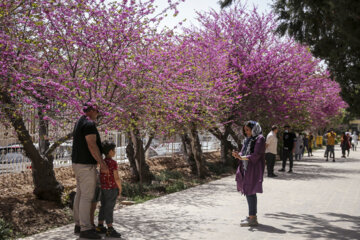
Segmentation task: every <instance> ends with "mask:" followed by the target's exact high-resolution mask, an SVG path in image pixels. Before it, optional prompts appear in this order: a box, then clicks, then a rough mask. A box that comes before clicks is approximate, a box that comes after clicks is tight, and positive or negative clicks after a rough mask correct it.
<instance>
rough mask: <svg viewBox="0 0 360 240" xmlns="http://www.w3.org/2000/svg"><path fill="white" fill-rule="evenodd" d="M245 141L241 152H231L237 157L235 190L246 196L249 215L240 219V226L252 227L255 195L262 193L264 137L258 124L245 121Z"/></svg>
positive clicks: (254, 218) (254, 223)
mask: <svg viewBox="0 0 360 240" xmlns="http://www.w3.org/2000/svg"><path fill="white" fill-rule="evenodd" d="M243 133H244V136H245V141H244V144H243V147H242V149H241V152H235V151H234V152H233V156H234V157H235V158H237V159H239V166H238V168H237V171H236V182H237V190H238V191H239V192H241V193H242V194H244V195H245V196H246V199H247V202H248V207H249V216H248V217H246V218H245V219H244V220H242V221H241V223H240V226H241V227H253V226H257V225H258V221H257V216H256V214H257V196H256V193H262V192H263V189H262V182H263V179H264V170H265V138H264V136H263V135H262V130H261V127H260V124H259V123H257V122H255V121H247V122H246V123H245V125H244V126H243Z"/></svg>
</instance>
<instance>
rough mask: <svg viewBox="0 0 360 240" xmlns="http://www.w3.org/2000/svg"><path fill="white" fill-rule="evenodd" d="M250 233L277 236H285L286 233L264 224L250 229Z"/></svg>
mask: <svg viewBox="0 0 360 240" xmlns="http://www.w3.org/2000/svg"><path fill="white" fill-rule="evenodd" d="M249 231H250V232H267V233H277V234H285V233H286V231H284V230H281V229H278V228H276V227H273V226H270V225H265V224H259V226H256V227H250V228H249Z"/></svg>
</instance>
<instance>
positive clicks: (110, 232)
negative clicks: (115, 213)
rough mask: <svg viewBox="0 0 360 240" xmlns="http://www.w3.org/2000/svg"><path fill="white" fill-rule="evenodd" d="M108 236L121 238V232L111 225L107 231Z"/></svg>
mask: <svg viewBox="0 0 360 240" xmlns="http://www.w3.org/2000/svg"><path fill="white" fill-rule="evenodd" d="M106 236H107V237H113V238H121V234H120V233H118V232H117V231H116V230H115V229H114V228H113V227H109V228H108V229H107V232H106Z"/></svg>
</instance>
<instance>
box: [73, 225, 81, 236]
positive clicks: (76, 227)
mask: <svg viewBox="0 0 360 240" xmlns="http://www.w3.org/2000/svg"><path fill="white" fill-rule="evenodd" d="M74 233H75V234H79V233H80V226H78V225H75V228H74Z"/></svg>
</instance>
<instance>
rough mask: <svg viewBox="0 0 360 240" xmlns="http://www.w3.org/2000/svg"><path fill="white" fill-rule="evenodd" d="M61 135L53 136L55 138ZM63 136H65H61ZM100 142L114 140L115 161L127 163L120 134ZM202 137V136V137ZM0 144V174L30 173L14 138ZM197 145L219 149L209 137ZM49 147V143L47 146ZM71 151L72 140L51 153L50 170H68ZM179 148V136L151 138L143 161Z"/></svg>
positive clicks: (202, 136) (0, 138)
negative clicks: (59, 168) (65, 168)
mask: <svg viewBox="0 0 360 240" xmlns="http://www.w3.org/2000/svg"><path fill="white" fill-rule="evenodd" d="M59 134H60V135H61V134H62V133H59V132H58V133H57V135H59ZM63 134H64V135H66V133H65V132H64V133H63ZM101 136H102V139H104V140H105V139H110V140H114V141H115V143H116V145H117V147H116V155H115V160H116V161H117V162H118V163H119V164H121V163H125V162H127V161H128V160H127V156H126V144H127V142H126V138H125V137H124V134H122V133H120V132H111V133H101ZM205 136H206V137H205ZM33 139H34V142H35V143H34V145H35V147H36V148H38V146H39V144H38V143H37V139H38V137H37V136H33ZM0 140H1V145H0V174H4V173H16V172H23V171H29V170H31V161H30V160H29V159H28V158H27V157H26V156H25V153H24V150H23V147H22V145H21V144H19V143H18V140H17V139H16V138H14V137H12V138H10V137H6V138H4V137H1V136H0ZM200 140H203V141H201V146H202V151H203V152H210V151H218V150H219V149H220V142H219V141H218V140H217V139H215V138H212V137H209V135H201V136H200ZM50 144H51V143H50ZM71 150H72V141H68V142H65V143H62V144H61V145H60V146H59V147H58V148H57V149H56V150H55V151H54V153H53V156H54V161H53V164H54V167H55V168H58V167H68V166H71ZM182 153H183V146H182V142H181V141H180V138H179V137H174V138H173V139H170V140H169V139H161V140H159V139H154V140H153V142H152V144H151V145H150V148H149V149H148V151H147V153H146V157H147V158H153V157H161V156H171V155H173V154H182Z"/></svg>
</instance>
